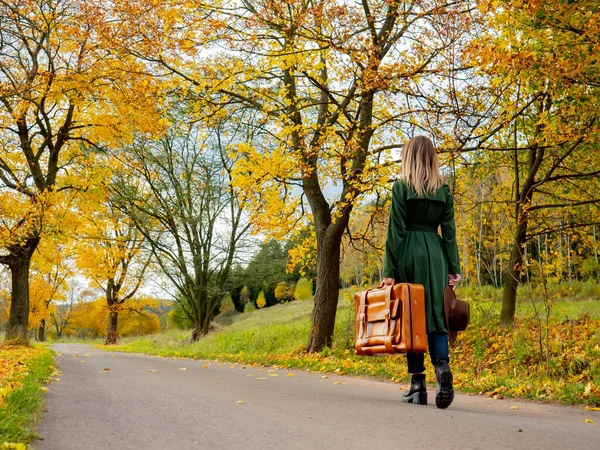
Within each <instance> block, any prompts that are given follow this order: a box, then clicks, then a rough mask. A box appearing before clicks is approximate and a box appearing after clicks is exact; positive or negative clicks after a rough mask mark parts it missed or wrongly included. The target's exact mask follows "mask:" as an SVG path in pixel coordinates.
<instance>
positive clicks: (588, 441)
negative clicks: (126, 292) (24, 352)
mask: <svg viewBox="0 0 600 450" xmlns="http://www.w3.org/2000/svg"><path fill="white" fill-rule="evenodd" d="M54 348H55V350H56V351H57V352H58V356H57V359H58V364H59V370H60V372H61V374H60V380H59V381H54V382H52V383H51V384H50V385H49V386H48V389H49V392H48V394H47V397H46V410H47V412H46V414H45V417H44V419H43V421H42V423H41V424H40V427H39V433H40V435H41V438H42V440H40V441H37V443H35V444H34V448H35V449H37V450H69V449H77V450H84V449H105V448H108V449H228V450H232V449H245V450H250V449H311V450H312V449H361V450H365V449H366V450H370V449H376V448H381V449H384V448H386V449H394V450H397V449H444V450H449V449H462V450H465V449H545V450H547V449H577V450H583V449H594V450H598V449H600V412H595V411H585V410H584V409H583V408H581V407H578V408H570V407H558V406H550V405H541V404H535V403H530V402H517V401H513V400H491V399H488V398H486V397H481V396H466V395H457V396H456V398H455V400H454V403H453V404H452V405H451V406H450V408H449V409H447V410H439V409H437V408H436V407H435V405H434V401H433V396H434V390H433V388H431V389H430V394H429V397H430V398H429V400H430V402H429V403H430V405H428V406H420V405H410V404H404V403H401V402H400V396H401V386H399V385H397V384H393V383H384V382H378V381H372V380H364V379H356V378H352V377H342V376H334V375H329V376H328V377H327V378H325V376H324V375H322V374H312V373H308V372H301V371H290V370H282V369H279V370H276V369H272V368H260V367H252V366H243V365H239V364H235V365H232V364H227V363H218V362H207V361H193V360H186V359H168V358H157V357H147V356H141V355H132V354H123V353H105V352H102V351H99V350H96V349H94V348H92V347H89V346H85V345H72V344H61V345H56V346H55V347H54ZM105 369H106V370H105ZM511 408H512V409H511ZM585 419H592V420H594V423H585Z"/></svg>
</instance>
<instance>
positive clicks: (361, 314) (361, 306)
mask: <svg viewBox="0 0 600 450" xmlns="http://www.w3.org/2000/svg"><path fill="white" fill-rule="evenodd" d="M367 292H369V291H363V292H362V293H361V294H360V304H359V307H358V313H359V315H358V318H357V319H358V320H359V321H360V325H359V329H358V336H359V338H360V339H357V340H356V342H355V345H354V349H355V350H356V351H357V352H360V351H361V350H362V345H361V341H362V339H363V338H364V336H365V331H366V329H367V318H366V316H365V307H366V305H367Z"/></svg>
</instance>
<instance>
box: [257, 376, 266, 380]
mask: <svg viewBox="0 0 600 450" xmlns="http://www.w3.org/2000/svg"><path fill="white" fill-rule="evenodd" d="M257 380H266V378H265V377H262V378H257Z"/></svg>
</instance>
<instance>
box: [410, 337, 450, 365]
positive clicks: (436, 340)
mask: <svg viewBox="0 0 600 450" xmlns="http://www.w3.org/2000/svg"><path fill="white" fill-rule="evenodd" d="M427 343H428V344H429V356H430V357H431V364H433V365H435V362H436V361H437V360H439V359H445V360H446V361H448V362H450V356H449V352H448V333H438V332H435V331H434V332H432V333H428V334H427ZM406 361H407V362H408V373H422V372H425V354H424V353H407V354H406Z"/></svg>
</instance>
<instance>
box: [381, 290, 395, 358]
mask: <svg viewBox="0 0 600 450" xmlns="http://www.w3.org/2000/svg"><path fill="white" fill-rule="evenodd" d="M393 288H394V286H392V285H391V284H390V285H388V286H387V287H386V288H385V334H386V335H387V336H386V337H385V340H384V341H383V343H384V344H385V348H386V349H387V351H388V352H390V353H394V346H393V345H392V327H391V326H390V323H391V321H392V317H391V313H390V308H391V303H392V289H393Z"/></svg>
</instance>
